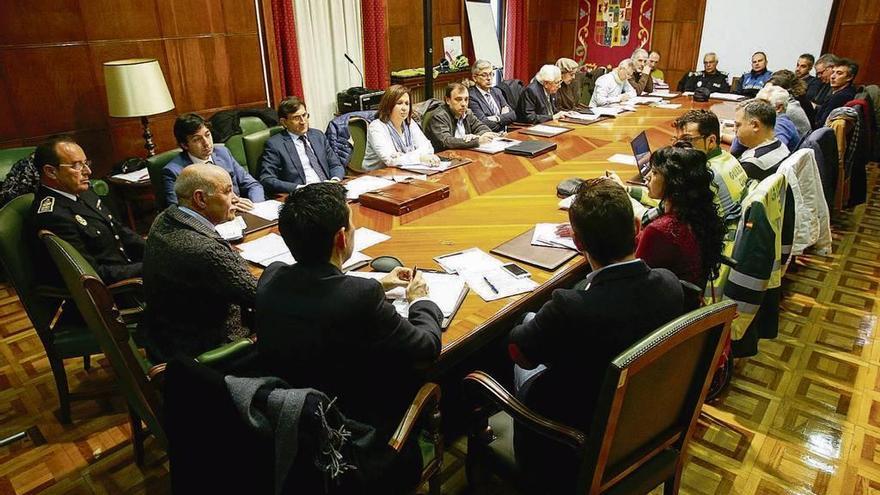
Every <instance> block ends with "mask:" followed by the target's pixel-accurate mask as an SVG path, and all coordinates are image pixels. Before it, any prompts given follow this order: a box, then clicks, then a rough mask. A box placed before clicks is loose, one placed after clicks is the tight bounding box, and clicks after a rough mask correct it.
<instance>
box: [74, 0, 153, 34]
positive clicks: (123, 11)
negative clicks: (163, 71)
mask: <svg viewBox="0 0 880 495" xmlns="http://www.w3.org/2000/svg"><path fill="white" fill-rule="evenodd" d="M79 8H80V16H81V18H82V19H88V22H83V27H84V28H85V35H86V37H85V39H87V40H89V41H101V40H137V39H155V38H159V37H160V36H161V30H160V28H159V17H158V12H156V5H155V2H154V1H152V0H151V1H147V2H145V1H143V0H81V1H80V3H79Z"/></svg>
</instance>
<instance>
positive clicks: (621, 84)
mask: <svg viewBox="0 0 880 495" xmlns="http://www.w3.org/2000/svg"><path fill="white" fill-rule="evenodd" d="M633 70H634V67H633V61H632V60H631V59H628V58H626V59H623V60H621V61H620V63H619V64H617V68H616V69H614V70H612V71H611V72H609V73H607V74H605V75H603V76H602V77H600V78H599V79H596V88H595V89H594V90H593V97H592V98H591V99H590V106H591V107H601V106H604V105H609V104H611V103H620V102H624V101H627V100H629V99H630V98H632V97H634V96H638V94H637V93H636V90H635V89H633V87H632V86H631V85H630V84H629V82H628V80H629V78H630V77H632V75H633Z"/></svg>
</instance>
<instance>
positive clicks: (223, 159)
mask: <svg viewBox="0 0 880 495" xmlns="http://www.w3.org/2000/svg"><path fill="white" fill-rule="evenodd" d="M211 161H213V162H214V164H215V165H217V166H219V167H221V168H223V170H225V171H227V172H229V178H230V179H232V191H233V192H235V194H236V195H238V196H241V197H245V198H248V199H250V200H251V201H253V202H254V203H259V202H261V201H265V200H266V196H265V193H264V192H263V186H261V185H260V183H259V182H257V180H256V179H254V178H253V177H251V174H249V173H248V171H247V170H245V169H244V167H242V166H241V165H239V163H238V162H237V161H235V158H233V157H232V153H230V152H229V150H228V149H226V146H215V147H214V152H213V153H211ZM187 165H192V159H190V157H189V153H187V152H186V151H181V152H180V154H178V155H177V156H175V157H174V158H172V159H171V161H170V162H168V164H167V165H165V168H163V169H162V185H163V189H164V190H165V204H166V205H176V204H177V195H176V194H174V182H175V181H176V180H177V176H178V175H180V172H182V171H183V169H184V167H186V166H187Z"/></svg>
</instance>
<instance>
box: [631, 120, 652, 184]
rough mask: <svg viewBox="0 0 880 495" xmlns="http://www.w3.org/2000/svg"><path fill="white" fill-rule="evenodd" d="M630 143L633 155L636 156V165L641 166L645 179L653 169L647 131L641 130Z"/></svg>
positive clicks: (641, 173) (640, 170)
mask: <svg viewBox="0 0 880 495" xmlns="http://www.w3.org/2000/svg"><path fill="white" fill-rule="evenodd" d="M629 144H630V146H632V152H633V157H635V159H636V165H638V167H639V174H640V175H641V176H642V178H643V179H644V178H646V177H647V176H648V172H649V171H650V170H651V147H650V146H649V145H648V137H647V136H646V135H645V131H642V132H640V133H639V135H638V136H636V137H635V138H634V139H633V140H632V141H630V143H629Z"/></svg>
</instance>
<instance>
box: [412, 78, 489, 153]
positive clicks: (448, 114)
mask: <svg viewBox="0 0 880 495" xmlns="http://www.w3.org/2000/svg"><path fill="white" fill-rule="evenodd" d="M469 99H470V97H469V93H468V89H467V88H466V87H465V86H464V85H463V84H461V83H457V82H454V83H449V84H448V85H447V86H446V100H445V103H443V104H442V105H440V106H439V107H437V108H435V109H434V110H432V111H430V112H428V115H426V116H425V119H424V120H423V122H422V125H423V126H424V127H425V136H426V137H427V138H428V139H429V140H430V141H431V145H432V146H434V150H435V151H443V150H450V149H466V148H476V147H477V146H480V145H482V144H486V143H488V142H490V141H492V140H493V139H495V138H496V137H500V136H501V135H502V133H494V132H492V131H491V130H489V127H488V126H487V125H486V124H484V123H482V122H481V121H480V119H478V118H477V117H476V116H475V115H474V114H473V113H472V112H470V109H469V108H468V100H469Z"/></svg>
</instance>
